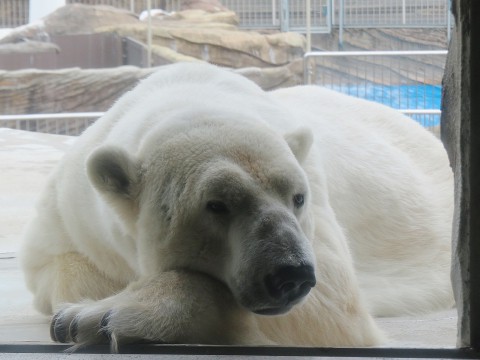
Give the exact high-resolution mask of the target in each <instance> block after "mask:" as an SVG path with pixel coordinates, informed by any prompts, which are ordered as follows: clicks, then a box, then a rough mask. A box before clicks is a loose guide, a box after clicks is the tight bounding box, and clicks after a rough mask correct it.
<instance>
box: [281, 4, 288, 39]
mask: <svg viewBox="0 0 480 360" xmlns="http://www.w3.org/2000/svg"><path fill="white" fill-rule="evenodd" d="M289 17H290V11H289V0H282V2H281V10H280V30H281V31H289V30H290V18H289Z"/></svg>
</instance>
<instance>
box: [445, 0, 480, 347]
mask: <svg viewBox="0 0 480 360" xmlns="http://www.w3.org/2000/svg"><path fill="white" fill-rule="evenodd" d="M452 10H453V13H454V17H455V20H456V28H455V30H454V32H453V34H452V40H451V43H450V48H449V55H448V58H447V66H446V71H445V76H444V81H443V85H444V94H443V95H444V96H443V102H442V120H441V122H442V126H441V127H442V139H443V141H444V142H445V144H446V148H447V152H448V155H449V158H450V162H451V165H452V167H453V170H454V174H455V214H454V221H453V250H454V252H453V267H452V279H453V286H454V293H455V299H456V302H457V308H458V314H459V322H458V326H459V333H458V339H457V345H458V346H461V347H473V348H476V349H477V350H480V263H479V258H480V242H479V241H478V240H479V239H480V222H479V219H480V204H479V202H478V199H479V198H480V123H479V122H478V119H479V118H480V103H479V101H478V99H479V96H480V83H479V81H478V79H479V78H480V50H479V48H480V24H479V23H478V21H475V20H474V19H477V18H478V17H479V16H480V4H479V2H478V1H473V0H465V1H456V2H454V3H453V8H452Z"/></svg>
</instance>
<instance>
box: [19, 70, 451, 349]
mask: <svg viewBox="0 0 480 360" xmlns="http://www.w3.org/2000/svg"><path fill="white" fill-rule="evenodd" d="M452 191H453V185H452V173H451V170H450V168H449V165H448V162H447V158H446V154H445V151H444V149H443V147H442V145H441V144H440V142H439V141H438V140H437V139H435V138H434V137H433V136H432V135H431V134H429V133H428V132H427V131H425V130H424V129H422V128H421V127H420V126H419V125H418V124H416V123H414V122H413V121H412V120H410V119H409V118H407V117H404V116H403V115H400V114H399V113H398V112H397V111H395V110H392V109H389V108H387V107H384V106H381V105H378V104H374V103H371V102H367V101H363V100H359V99H355V98H351V97H348V96H345V95H341V94H339V93H336V92H332V91H329V90H326V89H322V88H319V87H306V86H305V87H295V88H290V89H283V90H278V91H274V92H271V93H265V92H263V91H262V90H261V89H259V88H258V87H257V86H256V85H255V84H253V83H251V82H250V81H248V80H246V79H244V78H242V77H241V76H238V75H235V74H233V73H231V72H228V71H226V70H221V69H219V68H216V67H214V66H211V65H200V64H177V65H171V66H166V67H163V68H162V69H160V70H159V71H158V72H157V73H156V74H154V75H153V76H151V77H150V78H148V79H146V80H144V81H142V82H141V83H140V84H139V85H138V86H137V87H136V88H135V89H134V90H132V91H131V92H129V93H128V94H126V95H124V96H123V97H122V98H121V99H120V100H119V101H118V102H117V103H116V104H115V105H114V106H113V107H112V108H111V109H110V111H108V112H107V113H106V114H105V116H104V117H103V118H102V119H100V120H99V121H98V122H96V123H95V124H94V125H93V126H92V127H91V128H89V129H88V130H87V131H86V132H85V134H83V135H82V136H81V137H80V139H79V140H78V141H77V143H76V144H75V146H74V147H73V149H72V150H71V151H70V152H69V153H68V154H67V155H66V156H65V158H64V160H63V161H62V162H61V164H60V165H59V166H58V168H57V169H56V171H55V172H54V173H53V174H52V176H51V179H50V183H49V185H48V187H47V189H46V190H45V192H44V194H43V196H42V198H41V200H40V202H39V205H38V215H37V217H36V218H35V219H34V220H33V221H32V222H31V224H30V226H29V228H28V230H27V233H26V239H25V245H24V248H23V251H22V264H23V268H24V271H25V275H26V279H27V284H28V286H29V288H30V289H31V291H32V292H33V293H34V295H35V304H36V306H37V308H38V309H39V310H40V311H42V312H45V313H52V312H53V311H58V310H61V311H60V312H59V313H58V314H57V316H56V318H55V319H54V321H56V325H57V328H58V329H59V331H60V330H61V329H62V327H63V328H65V327H66V328H68V327H69V326H70V329H72V327H77V328H78V331H77V334H76V336H75V337H74V339H73V340H75V341H76V342H78V343H95V342H99V341H101V340H102V337H101V336H100V335H99V333H98V330H99V328H100V323H101V319H102V318H104V320H105V319H107V320H108V325H105V324H106V322H105V321H104V325H105V326H104V327H105V328H107V330H108V332H109V333H110V334H111V342H112V344H113V346H115V345H116V344H118V343H119V342H128V341H134V340H135V339H147V340H153V341H164V342H190V343H191V342H202V343H237V344H285V345H315V346H370V345H375V344H378V343H380V342H381V341H382V339H383V337H382V334H381V333H380V331H379V330H378V329H377V327H376V325H375V323H374V321H373V319H372V315H374V316H393V315H402V314H414V313H422V312H428V311H434V310H438V309H442V308H447V307H451V306H453V297H452V291H451V288H450V281H449V263H450V231H451V219H452ZM297 193H302V194H305V204H304V206H303V207H299V208H296V207H295V206H293V205H292V196H293V195H294V194H297ZM212 199H213V200H222V201H223V202H225V203H227V205H228V208H229V209H228V210H229V212H228V215H222V214H220V215H219V214H215V213H211V212H209V211H208V210H206V207H205V204H208V201H210V200H212ZM207 207H208V205H207ZM222 216H223V217H222ZM306 263H312V264H314V266H315V275H316V281H317V284H316V286H315V287H314V288H313V289H312V290H311V292H310V294H309V295H308V296H307V297H306V300H304V301H303V302H302V303H300V304H298V305H295V306H294V307H293V309H292V310H290V311H289V312H288V313H287V314H285V315H280V316H260V315H254V314H253V313H252V312H251V311H250V310H252V311H254V310H255V309H261V308H262V307H265V306H267V305H271V302H270V300H268V299H267V295H266V294H265V292H264V289H262V288H261V287H258V284H259V283H261V282H262V281H263V280H262V279H263V278H264V276H266V274H269V273H270V272H271V271H273V269H275V268H276V267H278V266H279V265H283V264H291V265H295V266H297V265H299V264H306ZM64 303H71V304H70V305H64ZM104 316H105V317H104ZM73 320H75V321H73ZM72 323H75V326H73V325H70V324H72ZM54 325H55V324H54ZM60 332H61V331H60ZM57 340H63V341H69V340H72V336H71V334H69V333H68V331H67V332H66V335H65V339H57Z"/></svg>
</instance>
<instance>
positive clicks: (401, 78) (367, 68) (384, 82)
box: [304, 50, 447, 130]
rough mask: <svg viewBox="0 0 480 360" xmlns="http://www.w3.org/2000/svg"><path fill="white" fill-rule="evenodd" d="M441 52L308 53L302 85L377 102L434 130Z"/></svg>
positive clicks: (442, 61)
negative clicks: (314, 85) (318, 87)
mask: <svg viewBox="0 0 480 360" xmlns="http://www.w3.org/2000/svg"><path fill="white" fill-rule="evenodd" d="M446 55H447V51H444V50H438V51H365V52H363V51H362V52H348V51H342V52H309V53H306V54H305V58H304V80H305V83H306V84H317V85H321V86H325V87H327V88H331V89H334V90H337V91H340V92H342V93H345V94H348V95H352V96H356V97H360V98H364V99H368V100H373V101H377V102H380V103H382V104H385V105H388V106H390V107H393V108H395V109H399V110H400V111H402V112H404V113H407V114H408V115H410V116H411V117H412V118H414V119H415V120H416V121H418V122H420V123H421V124H422V125H424V126H426V127H428V128H431V129H435V130H438V126H439V125H440V100H441V82H442V77H443V73H444V67H445V60H446Z"/></svg>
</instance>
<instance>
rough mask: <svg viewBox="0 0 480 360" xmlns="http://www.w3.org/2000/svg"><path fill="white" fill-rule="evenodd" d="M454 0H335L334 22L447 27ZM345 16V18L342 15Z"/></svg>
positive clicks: (361, 25)
mask: <svg viewBox="0 0 480 360" xmlns="http://www.w3.org/2000/svg"><path fill="white" fill-rule="evenodd" d="M450 3H451V0H382V1H379V0H333V1H332V23H333V24H335V25H338V24H340V23H341V22H342V21H343V26H344V27H349V28H352V27H445V26H448V25H449V23H450ZM342 16H343V19H342Z"/></svg>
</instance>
